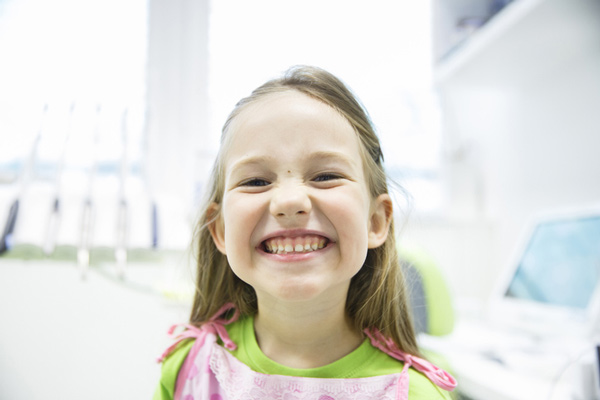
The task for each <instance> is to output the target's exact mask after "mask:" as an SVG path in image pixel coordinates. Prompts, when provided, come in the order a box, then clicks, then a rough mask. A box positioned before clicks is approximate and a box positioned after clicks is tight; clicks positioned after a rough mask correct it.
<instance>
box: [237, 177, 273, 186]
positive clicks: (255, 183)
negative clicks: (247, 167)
mask: <svg viewBox="0 0 600 400" xmlns="http://www.w3.org/2000/svg"><path fill="white" fill-rule="evenodd" d="M269 184H270V183H269V182H268V181H266V180H264V179H260V178H252V179H248V180H246V181H243V182H242V183H240V186H250V187H261V186H268V185H269Z"/></svg>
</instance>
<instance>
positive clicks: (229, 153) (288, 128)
mask: <svg viewBox="0 0 600 400" xmlns="http://www.w3.org/2000/svg"><path fill="white" fill-rule="evenodd" d="M265 142H266V143H265ZM294 145H298V146H294ZM332 145H334V146H335V147H336V148H338V149H339V150H340V151H343V152H346V153H352V154H349V156H359V155H361V154H362V152H361V151H360V146H361V144H360V141H359V139H358V136H357V134H356V132H355V130H354V128H353V127H352V125H351V124H350V123H349V122H348V120H347V119H346V118H345V117H344V116H343V115H342V114H340V113H339V112H338V111H337V110H335V109H334V108H332V107H330V106H329V105H327V104H325V103H324V102H322V101H320V100H318V99H315V98H313V97H310V96H308V95H306V94H304V93H301V92H299V91H297V90H294V89H287V90H285V91H281V92H275V93H270V94H266V95H263V96H262V97H260V98H258V99H256V100H254V101H253V102H252V103H249V104H247V105H246V106H244V108H243V109H242V110H241V111H240V112H239V114H238V115H237V116H236V117H235V118H234V119H233V121H232V122H231V124H230V126H229V127H228V130H227V132H226V138H225V141H224V142H223V148H222V149H221V151H222V152H225V154H223V155H224V156H225V157H224V159H230V158H231V157H239V156H241V155H243V154H247V153H249V152H251V151H252V149H253V148H255V147H257V146H263V147H262V148H261V150H263V151H264V150H265V149H264V146H267V147H270V148H272V150H273V151H279V152H281V151H285V152H286V153H288V152H293V151H294V149H295V148H298V147H302V148H303V149H304V150H311V149H312V150H316V151H318V150H321V151H327V150H331V147H332ZM361 158H362V157H361Z"/></svg>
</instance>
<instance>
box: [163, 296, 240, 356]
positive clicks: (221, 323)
mask: <svg viewBox="0 0 600 400" xmlns="http://www.w3.org/2000/svg"><path fill="white" fill-rule="evenodd" d="M229 310H234V311H235V312H234V314H233V316H232V317H231V318H229V319H228V320H226V319H223V318H220V317H221V315H223V314H224V313H225V312H227V311H229ZM239 317H240V312H239V311H238V310H237V309H236V307H235V305H233V303H227V304H225V305H224V306H223V307H221V308H220V309H219V311H217V312H216V313H215V315H213V316H212V317H211V318H210V319H209V320H208V322H205V323H204V324H202V326H201V327H200V328H198V327H197V326H194V325H190V324H177V325H173V326H171V327H170V328H169V330H168V331H167V333H168V334H169V335H170V336H171V337H172V338H173V339H174V340H175V342H174V343H173V344H172V345H171V346H169V347H168V348H167V349H166V350H165V351H164V353H163V354H162V355H161V356H160V357H159V358H158V359H157V361H158V362H162V361H163V360H164V359H165V358H166V357H167V356H168V355H169V354H171V353H172V352H173V350H175V348H176V347H177V346H178V345H179V343H181V342H182V341H184V340H186V339H196V340H197V341H199V342H200V343H199V344H198V345H199V346H202V344H204V339H205V337H206V334H207V333H213V334H215V335H217V336H218V337H219V338H220V339H221V340H222V341H223V345H224V346H225V348H227V349H228V350H235V349H236V348H237V346H236V344H235V343H234V342H233V341H232V340H231V339H230V338H229V335H228V334H227V329H225V325H228V324H230V323H232V322H234V321H236V320H237V319H238V318H239ZM178 327H183V328H184V330H183V331H182V332H180V333H178V334H175V329H177V328H178Z"/></svg>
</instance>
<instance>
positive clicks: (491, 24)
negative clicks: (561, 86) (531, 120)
mask: <svg viewBox="0 0 600 400" xmlns="http://www.w3.org/2000/svg"><path fill="white" fill-rule="evenodd" d="M599 50H600V2H598V1H597V0H515V1H514V2H512V3H510V4H509V5H507V6H506V7H505V8H504V9H503V10H502V11H500V12H499V13H498V14H497V15H496V16H494V17H493V18H492V19H490V20H489V21H488V22H487V23H486V24H485V25H484V26H482V27H481V28H480V29H479V30H477V31H476V32H474V33H473V34H471V35H470V36H469V37H468V38H467V39H466V40H464V41H463V42H462V43H461V44H460V45H458V46H456V47H455V48H454V49H453V50H451V51H450V52H449V53H448V54H447V55H446V56H444V57H443V59H442V60H441V61H439V62H438V64H437V65H436V68H435V80H436V82H437V83H438V84H439V85H445V84H451V83H468V84H475V85H502V86H506V85H519V84H522V83H524V82H531V81H534V80H537V79H544V77H545V76H549V75H551V74H552V73H553V72H556V71H560V69H561V68H564V67H565V66H566V65H568V63H570V62H571V61H572V60H573V59H578V58H580V57H582V56H585V54H589V53H590V52H597V51H599Z"/></svg>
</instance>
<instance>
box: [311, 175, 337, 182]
mask: <svg viewBox="0 0 600 400" xmlns="http://www.w3.org/2000/svg"><path fill="white" fill-rule="evenodd" d="M341 178H342V177H341V176H339V175H336V174H320V175H317V176H316V177H315V179H314V181H315V182H326V181H331V180H335V179H341Z"/></svg>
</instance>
